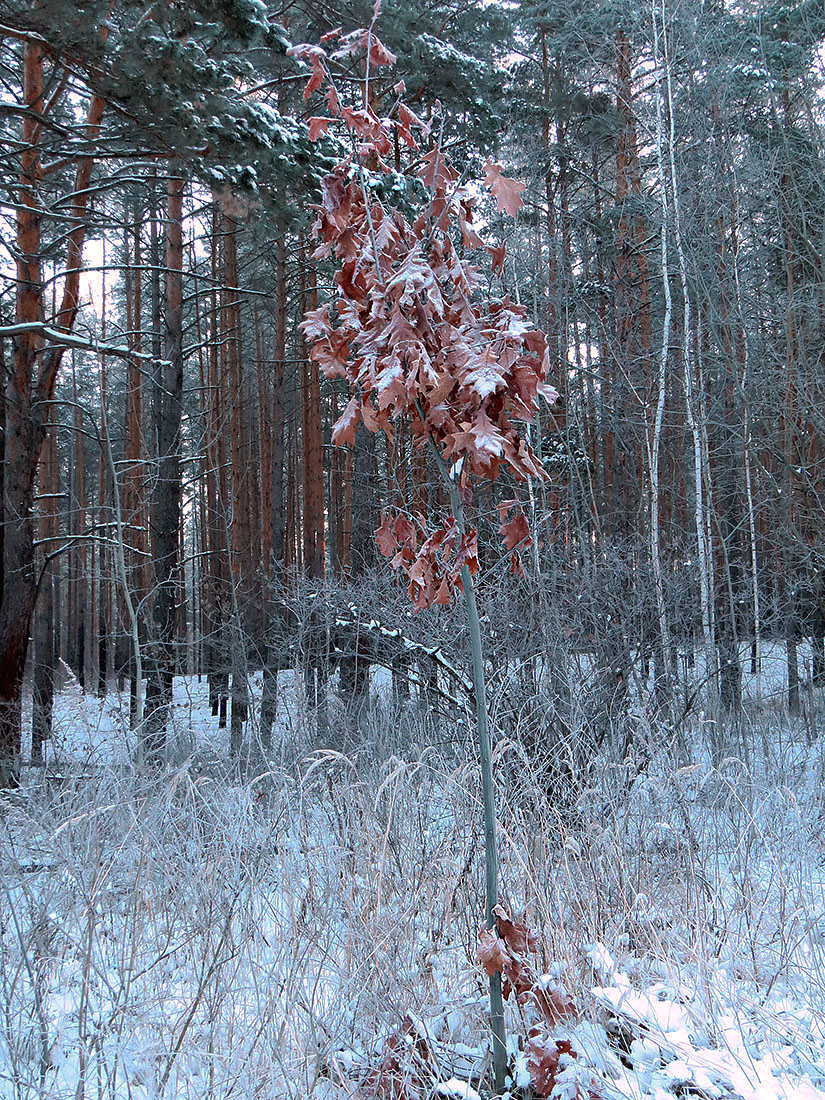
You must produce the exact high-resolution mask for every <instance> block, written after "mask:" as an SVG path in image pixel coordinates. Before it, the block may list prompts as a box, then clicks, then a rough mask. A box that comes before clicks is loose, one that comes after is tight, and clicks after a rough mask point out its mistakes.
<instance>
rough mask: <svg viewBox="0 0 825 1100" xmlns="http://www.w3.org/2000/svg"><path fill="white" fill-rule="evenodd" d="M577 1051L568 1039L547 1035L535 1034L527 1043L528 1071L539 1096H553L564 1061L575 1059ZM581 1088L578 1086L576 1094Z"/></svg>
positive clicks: (578, 1093)
mask: <svg viewBox="0 0 825 1100" xmlns="http://www.w3.org/2000/svg"><path fill="white" fill-rule="evenodd" d="M575 1057H576V1052H575V1051H574V1050H573V1048H572V1046H571V1045H570V1042H569V1041H568V1040H567V1039H558V1040H556V1039H552V1038H550V1037H549V1036H547V1035H540V1034H539V1035H534V1036H533V1037H532V1038H531V1039H530V1041H529V1043H528V1044H527V1071H528V1073H529V1074H530V1082H531V1084H532V1086H533V1088H534V1089H535V1091H536V1093H537V1094H538V1095H539V1096H552V1094H553V1089H554V1088H555V1085H556V1078H557V1077H558V1075H559V1070H560V1068H562V1067H563V1065H564V1063H563V1062H562V1059H566V1060H569V1059H573V1058H575ZM574 1095H577V1096H580V1095H581V1093H580V1090H579V1089H578V1088H576V1094H574Z"/></svg>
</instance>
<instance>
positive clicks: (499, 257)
mask: <svg viewBox="0 0 825 1100" xmlns="http://www.w3.org/2000/svg"><path fill="white" fill-rule="evenodd" d="M292 53H293V55H294V56H295V57H297V58H298V59H300V60H302V61H304V62H305V63H306V64H308V65H309V67H310V70H311V72H310V76H309V79H308V82H307V85H306V89H305V92H304V94H305V96H306V97H311V96H312V95H313V94H315V93H323V95H324V97H325V99H326V104H327V108H328V112H329V113H328V114H327V115H324V116H315V117H313V118H312V119H311V120H310V123H309V126H310V136H311V137H312V138H314V139H320V138H321V137H322V136H323V135H324V134H326V133H328V131H329V130H330V128H331V127H335V128H336V129H337V130H339V131H340V132H341V133H343V134H344V135H349V137H350V140H351V143H352V151H351V153H350V154H349V155H348V156H347V157H346V158H345V159H344V160H343V161H341V163H339V164H338V165H337V166H336V168H335V170H334V171H333V172H331V173H330V174H329V175H328V176H327V177H326V178H325V179H324V181H323V187H322V201H321V203H320V204H318V205H317V206H316V207H315V210H316V213H317V219H316V222H315V226H314V230H313V232H314V236H315V238H316V239H317V241H318V244H317V247H316V249H315V251H314V254H313V255H314V257H315V259H318V260H323V259H332V260H333V261H334V262H335V265H336V270H335V275H334V280H335V286H336V297H335V298H334V300H332V301H328V302H325V303H324V304H322V305H321V306H320V307H319V308H317V309H315V310H313V311H311V312H310V313H308V314H307V316H306V318H305V320H304V322H303V325H302V329H303V333H304V336H305V338H306V339H307V341H308V342H309V343H310V344H311V351H310V355H311V357H312V358H313V359H314V360H316V361H317V362H318V364H319V366H320V368H321V370H322V372H323V373H324V375H325V376H326V377H327V378H342V379H344V380H345V381H346V382H347V383H348V386H349V389H350V394H351V396H350V399H349V401H348V403H347V405H346V407H345V409H344V411H343V413H342V415H341V417H340V418H339V420H338V421H337V423H336V425H335V427H334V430H333V436H332V439H333V442H334V443H336V444H339V445H341V444H352V443H353V442H354V440H355V433H356V429H357V427H358V425H359V424H363V425H364V426H365V427H366V428H367V429H368V430H369V431H371V432H377V431H379V430H380V431H384V432H386V433H387V435H388V436H389V437H392V435H393V429H394V427H395V425H396V423H397V422H399V421H403V422H404V423H406V424H407V425H408V426H409V430H410V433H411V435H412V437H413V440H414V443H415V445H417V446H422V447H423V446H426V445H430V446H432V447H434V448H435V449H436V451H437V455H438V461H439V463H440V464H441V465H442V469H443V470H444V471H445V472H447V471H448V476H450V477H451V478H454V479H457V480H458V481H459V482H460V484H461V489H462V492H464V493H465V496H466V495H468V494H469V486H470V484H471V481H472V478H473V477H484V478H491V479H493V478H495V477H496V476H497V475H498V473H499V470H500V469H501V468H502V467H504V468H506V469H508V470H509V471H510V472H511V474H512V475H513V476H514V477H515V478H516V479H517V480H522V481H523V480H525V479H527V478H543V477H544V476H545V473H544V470H543V468H542V466H541V464H540V463H539V462H538V460H537V458H536V456H535V454H534V453H533V450H532V449H531V447H530V444H529V441H528V439H527V438H526V435H525V432H524V424H525V423H527V422H530V421H531V420H532V419H533V417H534V412H535V407H536V402H537V399H538V398H539V397H540V396H541V397H544V398H545V399H546V400H547V401H549V402H553V401H555V400H556V398H557V396H558V395H557V393H556V391H555V390H554V389H553V387H552V386H550V385H548V383H547V381H546V378H547V373H548V370H549V366H550V362H549V356H548V344H547V339H546V337H545V335H544V333H543V332H541V331H540V330H538V329H537V328H536V327H535V326H534V325H533V324H532V323H531V322H530V321H529V320H528V318H527V310H526V308H525V307H524V306H522V305H519V304H518V303H516V302H513V301H512V300H511V299H510V297H509V296H508V295H507V294H504V295H502V296H500V297H490V296H487V295H484V294H482V293H481V286H482V281H483V280H482V274H481V271H480V269H479V267H478V266H477V264H476V263H474V262H473V261H472V256H473V254H475V253H479V252H480V251H482V250H484V249H486V250H487V251H488V252H489V253H490V255H491V257H492V261H493V267H494V269H495V270H496V271H498V272H499V273H500V272H502V271H503V268H504V264H505V246H504V244H497V245H486V244H485V242H484V240H483V239H482V237H481V235H480V234H479V232H478V230H477V228H476V227H475V226H474V213H475V211H474V208H475V206H476V202H477V200H476V197H475V196H474V194H473V193H472V190H471V189H470V187H468V186H467V184H466V183H465V182H464V181H462V179H461V178H460V177H459V173H458V171H457V170H456V168H455V167H454V166H453V164H452V163H451V161H450V159H449V157H448V156H447V155H446V154H445V152H444V150H443V148H442V146H441V142H440V140H439V139H438V137H437V136H436V135H435V134H434V132H433V129H432V125H431V124H428V123H425V122H424V121H423V120H422V119H421V118H420V117H419V116H418V115H417V114H416V113H415V112H414V111H413V110H411V108H410V107H408V106H407V105H406V104H405V103H404V101H403V99H402V95H403V92H404V85H403V82H399V83H397V84H396V85H395V86H394V88H393V97H394V98H393V102H392V105H391V106H390V108H389V110H388V111H387V113H386V114H385V115H381V114H379V113H378V111H377V109H376V105H377V104H379V102H383V101H384V98H385V96H383V95H382V96H381V97H379V96H377V95H375V94H372V92H373V89H374V87H375V73H376V72H377V71H378V70H381V69H383V68H387V67H389V66H391V65H392V64H393V63H394V61H395V57H394V56H393V54H392V53H391V52H390V51H389V50H388V49H387V48H386V47H385V46H384V45H383V44H382V43H381V41H380V39H379V38H378V37H377V35H376V34H375V33H374V30H373V27H372V26H370V28H368V29H366V30H357V31H353V32H351V33H349V34H346V35H344V34H341V32H340V29H337V30H335V31H333V32H330V34H328V35H325V36H324V43H323V44H322V45H300V46H295V47H293V48H292ZM352 59H357V60H360V63H361V65H362V67H363V72H364V74H365V75H364V80H363V85H362V86H363V92H364V94H363V102H362V104H361V105H360V106H357V107H353V106H347V105H345V104H344V102H343V97H342V95H341V94H339V91H338V88H337V87H336V83H335V79H334V77H333V75H332V74H333V69H334V67H335V64H336V63H340V62H342V61H351V60H352ZM371 74H372V79H373V85H372V88H371V86H370V76H371ZM402 147H403V148H405V149H406V150H407V151H408V153H409V155H410V157H411V163H410V166H409V168H408V171H407V174H408V175H409V176H412V177H414V178H415V179H416V180H417V181H419V185H420V187H423V193H424V194H425V195H426V199H425V201H424V203H423V206H422V209H421V210H420V212H419V213H418V216H417V217H414V218H412V217H410V218H408V217H407V216H406V215H405V214H404V213H403V212H402V210H401V209H400V208H399V207H398V206H395V205H392V204H391V203H390V202H389V201H388V200H386V199H383V198H381V197H379V195H378V193H377V191H376V189H375V188H374V187H373V184H374V183H375V182H376V180H378V179H381V178H382V177H383V178H385V179H387V180H392V179H397V175H396V174H395V173H394V171H393V170H392V169H391V168H390V165H389V163H388V161H387V158H389V157H390V156H391V155H392V156H394V157H396V159H397V158H398V157H399V151H400V149H401V148H402ZM485 183H486V185H487V186H488V187H489V188H490V190H491V192H492V195H493V197H494V199H495V201H496V203H497V205H498V208H499V210H500V211H501V212H503V213H506V214H508V215H510V216H515V215H516V213H517V212H518V209H519V207H520V206H521V205H522V201H523V200H522V197H521V193H522V191H523V190H524V184H522V183H520V182H519V181H517V180H514V179H509V178H507V177H506V176H504V175H503V174H502V171H501V167H500V166H499V165H497V164H492V163H488V164H487V166H486V174H485ZM508 504H509V505H510V506H512V505H513V502H508ZM509 510H510V508H509V507H508V508H507V509H506V511H509ZM505 518H506V512H505V514H504V515H502V528H501V530H502V534H503V535H504V539H505V545H506V546H507V547H508V549H509V550H511V551H512V553H513V568H514V570H515V571H517V572H518V571H520V570H521V561H520V559H519V557H518V549H517V547H518V546H519V545H520V544H525V543H526V541H527V539H528V537H529V531H528V530H527V521H526V518H525V517H524V516H523V515H522V514H521V513H520V511H519V512H516V515H515V518H514V519H512V520H511V521H510V522H509V523H505ZM378 541H379V546H380V548H381V550H382V552H383V553H384V554H385V555H386V556H387V557H391V558H392V562H393V565H394V566H395V567H396V568H397V569H402V570H403V571H404V572H405V573H406V575H407V577H408V580H409V587H410V593H411V596H412V598H413V603H414V606H415V607H416V609H418V608H421V607H428V606H431V605H432V604H444V603H449V602H450V601H451V599H452V597H453V594H454V592H455V591H456V590H457V589H458V590H460V588H461V581H460V572H461V567H462V566H463V565H464V564H466V565H467V566H468V568H469V569H470V571H471V573H472V572H473V571H474V570H475V569H476V568H477V566H478V560H477V553H476V536H475V532H473V531H468V532H465V533H462V532H461V531H459V529H458V527H457V525H456V521H455V519H454V518H453V517H448V518H447V519H446V520H445V522H444V523H443V524H442V525H441V526H440V527H439V528H438V529H437V530H434V531H433V530H430V529H429V528H428V524H427V521H426V519H425V518H424V517H423V516H421V515H416V516H414V517H413V520H412V522H411V521H410V519H408V518H406V517H405V516H403V515H399V516H397V517H396V518H395V519H393V518H392V517H389V516H385V517H384V519H383V522H382V525H381V528H380V530H379V532H378Z"/></svg>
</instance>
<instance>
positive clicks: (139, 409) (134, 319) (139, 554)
mask: <svg viewBox="0 0 825 1100" xmlns="http://www.w3.org/2000/svg"><path fill="white" fill-rule="evenodd" d="M153 221H154V219H153ZM140 229H141V224H140V216H139V212H138V209H137V204H135V212H134V221H133V227H132V230H133V232H132V241H133V245H132V248H133V251H132V253H131V257H130V246H129V232H128V230H127V231H126V232H125V235H124V246H125V247H124V250H125V291H126V311H127V326H128V330H129V346H130V347H131V348H132V349H133V350H134V351H135V353H136V354H135V357H134V358H133V359H129V360H128V361H127V367H126V408H125V423H124V437H125V447H124V459H125V467H124V471H123V479H122V485H123V492H122V497H123V513H124V519H125V528H126V537H127V542H128V545H127V548H125V554H126V565H127V570H128V575H129V584H130V587H131V589H132V591H133V593H134V596H135V599H136V601H137V603H138V604H139V605H140V604H142V602H143V597H144V596H145V592H146V583H145V581H146V578H145V575H144V574H145V568H144V557H143V555H144V554H145V552H146V544H145V538H144V536H143V529H144V523H145V516H144V506H143V482H144V471H143V370H142V366H141V361H140V359H139V358H138V356H139V354H140V352H141V349H142V328H143V324H142V313H143V308H142V303H143V295H142V282H141V271H140V268H141V248H140ZM155 233H157V230H156V229H155ZM130 259H131V262H130ZM140 620H141V630H140V633H141V638H142V639H143V638H145V633H146V631H145V627H144V626H143V616H140ZM130 681H131V701H130V708H129V713H130V716H131V721H132V726H133V727H134V724H135V717H136V712H135V708H136V700H137V688H138V685H137V683H136V674H135V665H134V659H133V660H132V675H131V677H130Z"/></svg>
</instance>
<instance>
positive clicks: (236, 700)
mask: <svg viewBox="0 0 825 1100" xmlns="http://www.w3.org/2000/svg"><path fill="white" fill-rule="evenodd" d="M237 234H238V229H237V224H236V222H235V221H234V220H233V219H232V218H231V217H230V216H229V215H225V216H224V235H223V248H224V284H225V286H224V290H223V294H224V308H223V320H224V327H223V333H222V337H223V339H222V344H223V346H224V347H225V349H226V370H227V383H228V386H229V444H230V455H231V461H232V497H231V500H232V504H231V517H232V518H231V522H230V523H229V524H228V526H227V539H228V543H229V560H230V566H231V586H232V589H231V598H232V620H231V622H232V626H231V635H230V636H231V640H232V650H231V663H232V697H231V702H232V711H231V718H230V749H231V753H232V756H233V757H237V756H238V755H239V753H240V750H241V742H242V735H243V726H244V723H245V722H246V719H247V715H248V711H249V681H248V669H247V663H246V649H247V645H248V637H247V629H246V628H247V624H248V623H249V620H250V614H249V612H250V606H251V603H252V600H251V594H252V575H251V572H252V559H251V552H250V551H251V544H250V540H251V515H250V504H251V501H250V494H249V466H248V461H247V455H246V434H247V425H246V419H247V418H246V395H245V390H244V377H243V358H242V355H241V334H240V320H241V313H240V300H239V289H238V242H237Z"/></svg>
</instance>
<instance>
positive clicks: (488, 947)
mask: <svg viewBox="0 0 825 1100" xmlns="http://www.w3.org/2000/svg"><path fill="white" fill-rule="evenodd" d="M509 958H510V957H509V955H508V954H507V952H506V951H505V949H504V944H503V943H502V942H501V940H500V939H499V938H498V936H497V935H496V931H495V929H494V928H481V929H479V933H478V948H477V949H476V960H477V962H478V964H479V965H480V966H481V967H482V968H483V969H484V973H485V974H486V975H487V976H488V977H492V976H493V974H500V973H501V972H502V970H504V967H505V966H506V965H507V963H508V962H509Z"/></svg>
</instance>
